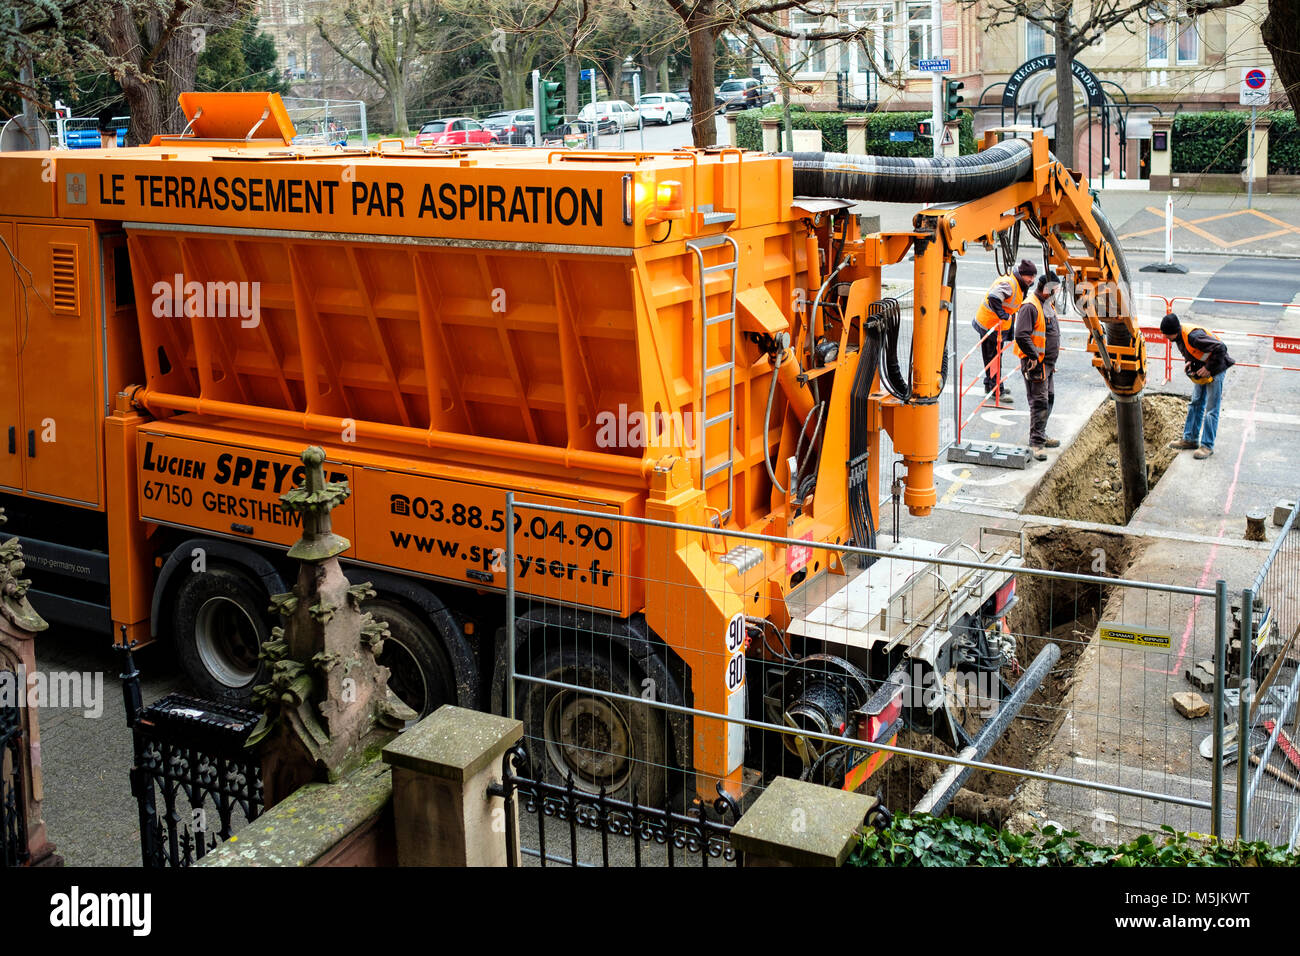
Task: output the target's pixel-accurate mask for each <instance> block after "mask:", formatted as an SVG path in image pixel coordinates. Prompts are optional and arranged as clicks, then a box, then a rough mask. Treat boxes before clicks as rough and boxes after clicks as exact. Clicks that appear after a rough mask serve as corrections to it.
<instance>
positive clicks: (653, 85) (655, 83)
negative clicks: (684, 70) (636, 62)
mask: <svg viewBox="0 0 1300 956" xmlns="http://www.w3.org/2000/svg"><path fill="white" fill-rule="evenodd" d="M647 53H648V50H644V51H642V53H641V77H642V79H641V84H642V88H641V92H642V93H658V92H659V64H660V63H662V62H663V58H662V57H661V58H660V59H659V60H655V59H654V58H653V57H650V56H648V55H647Z"/></svg>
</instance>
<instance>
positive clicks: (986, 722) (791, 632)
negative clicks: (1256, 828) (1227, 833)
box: [498, 495, 1227, 853]
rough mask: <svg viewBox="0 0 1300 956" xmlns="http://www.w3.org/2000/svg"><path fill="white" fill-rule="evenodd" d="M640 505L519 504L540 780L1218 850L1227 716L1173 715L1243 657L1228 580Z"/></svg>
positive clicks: (510, 557) (696, 803) (511, 523)
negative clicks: (699, 519) (1177, 841)
mask: <svg viewBox="0 0 1300 956" xmlns="http://www.w3.org/2000/svg"><path fill="white" fill-rule="evenodd" d="M617 507H618V504H617V502H612V501H611V502H601V503H595V502H593V503H592V504H591V505H590V506H589V507H588V508H571V507H565V506H562V505H560V504H559V503H558V502H557V501H556V500H555V499H547V498H545V497H544V496H540V495H529V496H528V497H527V500H522V499H517V498H516V496H508V503H507V515H506V522H507V528H513V529H514V533H513V534H507V547H506V548H505V550H504V553H503V554H501V555H499V556H498V557H499V558H500V560H501V562H502V566H501V567H500V568H498V570H504V568H506V567H508V568H511V569H513V573H511V574H508V575H507V580H508V588H509V593H508V596H507V608H508V612H507V614H508V617H507V630H506V632H507V634H512V635H514V638H515V639H514V640H513V641H507V642H506V647H507V649H508V659H507V660H506V661H505V673H506V674H508V680H507V685H506V688H505V693H506V696H507V701H508V708H509V712H510V713H512V714H513V716H515V717H517V718H518V719H520V720H521V721H522V722H523V724H524V735H525V739H524V746H525V748H526V750H527V753H528V754H529V755H530V757H531V759H532V761H533V771H534V776H535V777H537V778H538V779H544V780H549V781H550V782H551V783H552V784H553V785H555V786H571V787H573V788H575V789H576V790H578V791H585V792H587V793H589V794H595V795H604V796H606V797H613V798H616V799H620V800H624V801H628V802H635V803H637V804H638V805H649V806H655V807H661V808H665V809H668V810H671V811H673V812H675V813H681V814H686V813H691V812H704V813H705V814H707V813H708V812H710V811H709V808H710V806H711V805H712V804H713V802H714V801H715V800H716V799H717V796H718V794H719V793H720V792H721V793H725V794H727V795H728V796H729V797H731V798H732V799H734V800H735V801H736V802H737V803H738V804H739V805H740V807H741V809H742V811H743V809H744V808H745V807H747V806H748V805H749V803H750V802H751V801H752V800H753V799H754V798H755V797H756V795H757V794H758V793H760V792H761V791H762V789H763V788H764V787H765V786H766V785H767V784H768V783H770V782H771V780H772V779H774V778H775V777H777V776H789V777H796V778H800V779H804V780H809V781H812V782H816V783H820V784H824V785H828V786H833V787H843V788H846V789H861V790H863V792H868V793H872V794H875V795H877V796H879V797H880V799H881V800H882V801H883V802H884V803H885V805H886V806H887V807H888V808H889V809H891V810H912V809H915V808H921V809H925V810H929V811H931V812H936V813H937V812H950V811H951V812H957V813H958V814H959V815H962V816H964V817H968V818H975V819H979V820H983V821H986V822H993V823H997V824H1003V823H1006V822H1008V821H1009V820H1010V819H1011V817H1012V816H1013V815H1014V814H1016V813H1017V812H1018V811H1025V812H1027V813H1028V814H1029V818H1030V819H1035V820H1037V822H1039V823H1044V824H1045V823H1047V822H1049V821H1051V822H1055V823H1058V824H1061V825H1064V826H1067V827H1070V828H1072V829H1078V830H1082V831H1084V832H1085V833H1087V834H1089V835H1091V836H1092V837H1093V838H1097V837H1099V836H1105V837H1107V838H1119V837H1121V836H1129V835H1132V834H1133V833H1134V832H1136V831H1141V832H1149V831H1151V830H1155V829H1158V828H1159V827H1160V826H1161V825H1164V824H1167V825H1170V826H1173V827H1175V828H1177V829H1183V830H1187V829H1194V830H1200V831H1212V832H1216V833H1217V832H1218V829H1219V827H1218V824H1217V822H1216V819H1217V818H1218V817H1219V814H1218V813H1217V812H1216V811H1217V810H1218V809H1219V807H1220V805H1221V799H1222V785H1221V783H1222V782H1221V780H1220V778H1219V776H1218V775H1217V774H1216V772H1215V767H1218V766H1221V765H1220V764H1216V763H1215V762H1213V761H1209V760H1204V759H1202V757H1201V756H1200V755H1199V748H1200V744H1201V741H1202V739H1203V738H1205V737H1207V736H1210V737H1213V734H1212V729H1213V726H1214V724H1213V721H1212V717H1211V716H1206V717H1205V718H1203V719H1198V720H1188V719H1186V718H1184V717H1182V716H1179V715H1177V714H1176V713H1175V712H1174V711H1173V710H1172V708H1171V707H1170V706H1169V700H1170V696H1171V694H1172V693H1173V692H1174V691H1178V690H1183V689H1184V687H1183V686H1182V685H1181V684H1180V680H1181V676H1182V668H1183V665H1184V663H1185V662H1186V661H1187V660H1189V659H1193V658H1194V657H1195V656H1197V655H1200V656H1206V657H1209V656H1213V654H1214V649H1215V647H1216V645H1220V646H1221V645H1222V644H1223V643H1224V627H1225V626H1226V620H1227V613H1226V590H1225V589H1224V587H1223V586H1222V585H1221V586H1220V587H1219V588H1218V589H1217V590H1207V589H1203V588H1194V587H1181V586H1175V585H1168V584H1158V583H1150V582H1142V581H1133V580H1126V579H1123V578H1121V577H1118V576H1117V574H1118V573H1120V572H1122V570H1123V567H1124V555H1123V554H1122V553H1121V550H1120V548H1119V547H1118V545H1115V544H1108V543H1104V542H1103V543H1098V544H1097V545H1096V547H1093V546H1092V542H1091V541H1090V540H1088V539H1080V540H1077V541H1075V540H1066V542H1065V543H1064V546H1062V547H1059V548H1057V550H1056V553H1057V554H1058V555H1059V556H1058V557H1056V558H1052V557H1050V555H1051V554H1053V553H1054V552H1053V551H1052V550H1051V548H1049V547H1048V545H1052V544H1053V542H1045V541H1042V540H1037V539H1036V538H1035V537H1034V536H1033V535H1030V536H1029V538H1028V540H1027V541H1026V538H1025V536H1023V535H1022V534H1020V533H1014V534H1011V533H1006V532H990V533H988V534H987V535H986V534H985V533H983V532H982V533H981V540H980V542H979V545H978V547H975V546H972V545H969V544H963V543H959V542H958V543H932V542H925V541H919V540H915V539H909V538H906V537H904V538H903V539H902V540H901V541H900V543H899V544H897V545H894V544H893V543H892V537H890V538H888V539H886V536H885V535H884V534H881V535H880V537H879V543H880V549H866V548H858V547H853V546H850V545H848V544H846V543H844V542H843V541H834V542H830V543H825V544H824V543H819V542H814V541H811V540H804V539H801V538H794V537H784V536H772V535H759V534H752V533H745V532H737V531H723V530H718V529H714V528H710V527H707V526H694V525H682V524H675V523H672V522H668V521H660V520H657V519H655V518H637V517H629V516H626V515H620V514H617V513H616V509H617ZM1115 541H1119V539H1115ZM1045 549H1046V550H1045ZM1108 549H1110V550H1109V551H1108ZM1045 555H1046V556H1048V557H1046V558H1045V557H1044V556H1045ZM773 562H777V563H779V564H780V565H782V566H783V567H784V573H785V574H786V575H787V580H786V583H787V584H788V590H786V591H785V594H784V597H783V595H782V590H783V589H782V588H781V587H779V586H778V583H777V582H776V581H773V580H771V579H770V577H769V573H768V572H769V570H770V569H771V567H772V566H773ZM1036 565H1041V566H1036ZM641 568H644V569H645V570H644V573H641V572H640V571H639V570H634V569H641ZM1013 595H1014V596H1013ZM661 637H663V638H665V640H661ZM667 644H671V645H672V650H669V649H668V647H667V646H666V645H667ZM1211 696H1214V695H1213V694H1212V695H1211ZM1214 713H1215V714H1219V713H1221V701H1219V700H1217V699H1216V704H1215V710H1214ZM864 781H865V786H860V785H861V784H863V782H864ZM1024 819H1025V818H1021V820H1022V822H1023V820H1024ZM796 822H797V821H796ZM524 846H525V849H526V850H527V849H528V848H529V836H528V833H527V832H525V834H524ZM532 849H533V851H534V853H536V852H537V847H536V845H535V844H533V845H532ZM593 852H594V850H593Z"/></svg>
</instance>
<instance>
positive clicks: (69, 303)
mask: <svg viewBox="0 0 1300 956" xmlns="http://www.w3.org/2000/svg"><path fill="white" fill-rule="evenodd" d="M50 285H51V287H52V291H53V294H54V311H56V312H80V311H81V309H80V304H79V302H78V296H77V291H78V289H77V247H76V246H51V247H50Z"/></svg>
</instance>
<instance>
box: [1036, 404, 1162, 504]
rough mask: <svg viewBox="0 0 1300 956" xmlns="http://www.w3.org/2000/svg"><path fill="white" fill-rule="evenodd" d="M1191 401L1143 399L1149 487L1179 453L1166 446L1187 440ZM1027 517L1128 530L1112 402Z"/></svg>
mask: <svg viewBox="0 0 1300 956" xmlns="http://www.w3.org/2000/svg"><path fill="white" fill-rule="evenodd" d="M1186 417H1187V399H1185V398H1181V397H1180V396H1177V395H1145V396H1143V398H1142V432H1143V436H1144V437H1145V439H1146V459H1147V487H1148V488H1150V487H1152V486H1154V485H1155V483H1156V482H1157V481H1159V480H1160V478H1161V476H1162V475H1164V473H1165V471H1166V470H1167V469H1168V468H1169V464H1170V462H1172V461H1173V460H1174V456H1175V455H1176V454H1178V453H1177V452H1176V451H1172V450H1171V449H1169V448H1168V447H1167V446H1168V444H1169V443H1170V442H1171V441H1176V440H1177V439H1179V438H1182V437H1183V421H1184V420H1185V419H1186ZM1025 514H1031V515H1046V516H1047V517H1050V518H1066V519H1069V520H1072V521H1090V522H1094V523H1096V524H1113V525H1124V524H1127V523H1128V519H1129V517H1130V516H1129V515H1126V514H1125V513H1124V488H1123V484H1122V477H1121V475H1120V467H1119V440H1118V438H1117V437H1116V432H1115V411H1114V406H1113V403H1112V402H1109V401H1107V402H1103V403H1102V404H1101V406H1100V407H1098V409H1097V410H1096V411H1095V412H1093V413H1092V417H1091V418H1090V419H1089V420H1088V424H1086V425H1084V426H1083V429H1082V430H1081V431H1080V432H1079V435H1078V437H1077V438H1076V439H1075V440H1074V441H1073V442H1071V443H1070V447H1069V448H1067V449H1066V450H1065V451H1064V452H1062V453H1061V457H1060V458H1058V459H1057V460H1056V462H1055V464H1053V465H1052V467H1051V468H1050V469H1049V470H1048V472H1047V474H1046V475H1044V476H1043V480H1042V481H1041V482H1039V484H1038V487H1037V488H1036V489H1035V490H1034V493H1033V495H1031V496H1030V498H1029V500H1028V501H1027V502H1025Z"/></svg>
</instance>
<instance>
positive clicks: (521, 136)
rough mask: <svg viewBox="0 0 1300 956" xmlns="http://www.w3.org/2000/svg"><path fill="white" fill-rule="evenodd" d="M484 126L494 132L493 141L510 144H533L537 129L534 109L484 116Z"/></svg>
mask: <svg viewBox="0 0 1300 956" xmlns="http://www.w3.org/2000/svg"><path fill="white" fill-rule="evenodd" d="M483 128H484V129H486V130H488V131H489V132H491V133H492V139H493V142H497V143H505V144H507V145H510V146H532V145H534V144H535V142H536V140H537V129H536V126H535V124H534V121H533V111H532V110H508V111H506V112H504V113H493V114H492V115H491V116H485V117H483Z"/></svg>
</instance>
